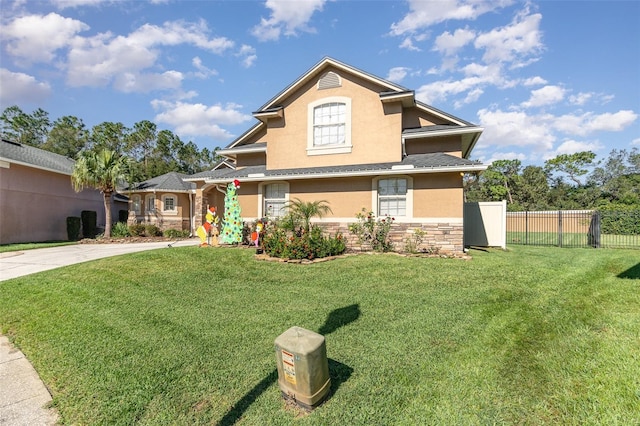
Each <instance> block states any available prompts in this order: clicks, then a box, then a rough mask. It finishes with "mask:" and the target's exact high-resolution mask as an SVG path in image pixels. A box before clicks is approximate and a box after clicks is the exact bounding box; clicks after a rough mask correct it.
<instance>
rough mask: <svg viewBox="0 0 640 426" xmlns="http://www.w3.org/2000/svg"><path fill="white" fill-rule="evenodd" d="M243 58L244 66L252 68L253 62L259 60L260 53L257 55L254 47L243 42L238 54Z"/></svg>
mask: <svg viewBox="0 0 640 426" xmlns="http://www.w3.org/2000/svg"><path fill="white" fill-rule="evenodd" d="M236 56H239V57H241V58H242V61H241V63H242V66H243V67H245V68H251V67H252V66H253V64H254V63H255V62H256V61H257V60H258V55H256V49H254V48H253V47H251V46H249V45H247V44H243V45H242V46H241V47H240V51H239V52H238V53H237V54H236Z"/></svg>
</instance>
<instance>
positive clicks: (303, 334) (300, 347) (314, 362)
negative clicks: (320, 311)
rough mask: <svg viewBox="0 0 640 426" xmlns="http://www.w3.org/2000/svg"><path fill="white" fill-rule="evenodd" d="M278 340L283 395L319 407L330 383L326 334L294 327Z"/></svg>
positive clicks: (278, 361)
mask: <svg viewBox="0 0 640 426" xmlns="http://www.w3.org/2000/svg"><path fill="white" fill-rule="evenodd" d="M275 343H276V361H277V363H278V386H280V390H281V391H282V396H283V397H284V398H287V399H290V400H293V401H295V403H296V404H298V405H300V406H302V407H304V408H306V409H309V410H311V409H313V408H315V407H317V406H318V405H319V404H320V403H321V402H322V401H324V399H325V398H326V397H327V396H328V395H329V388H330V387H331V379H330V378H329V362H328V360H327V348H326V346H325V341H324V336H323V335H321V334H318V333H314V332H313V331H309V330H305V329H304V328H301V327H291V328H290V329H288V330H287V331H285V332H284V333H282V334H281V335H280V336H278V338H276V342H275Z"/></svg>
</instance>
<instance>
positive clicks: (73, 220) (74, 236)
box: [67, 216, 82, 241]
mask: <svg viewBox="0 0 640 426" xmlns="http://www.w3.org/2000/svg"><path fill="white" fill-rule="evenodd" d="M81 221H82V219H81V218H79V217H77V216H69V217H67V239H68V240H69V241H78V239H79V238H80V227H81V223H82V222H81Z"/></svg>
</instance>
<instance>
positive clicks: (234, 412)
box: [217, 304, 360, 426]
mask: <svg viewBox="0 0 640 426" xmlns="http://www.w3.org/2000/svg"><path fill="white" fill-rule="evenodd" d="M358 318H360V305H358V304H353V305H349V306H345V307H343V308H338V309H334V310H333V311H331V312H330V313H329V315H327V319H326V320H325V322H324V324H323V325H322V326H321V327H320V328H319V329H318V333H319V334H322V335H323V336H326V335H327V334H330V333H333V332H334V331H336V330H337V329H339V328H340V327H344V326H345V325H348V324H350V323H352V322H354V321H356V320H357V319H358ZM328 363H329V378H330V379H331V390H330V393H329V396H328V397H327V399H329V398H331V397H332V396H333V395H334V394H335V393H336V392H337V391H338V388H340V385H342V383H344V382H346V381H347V380H349V377H351V375H352V374H353V368H351V367H349V366H348V365H346V364H343V363H341V362H339V361H336V360H333V359H331V358H329V359H328ZM277 380H278V370H277V369H275V368H274V369H273V371H271V372H270V373H269V374H267V375H266V376H265V378H264V379H262V380H261V381H260V382H259V383H258V384H256V385H255V386H254V387H253V389H251V390H250V391H249V392H247V393H246V394H245V395H244V396H243V397H242V398H241V399H240V400H239V401H238V402H236V403H235V404H234V405H233V407H231V409H230V410H229V411H228V412H227V414H225V415H224V417H223V418H222V419H221V420H220V421H219V422H218V423H217V424H218V426H230V425H234V424H235V423H236V422H237V421H238V420H240V418H241V417H242V415H243V414H244V412H245V411H247V409H248V408H249V407H250V406H251V404H253V403H254V402H255V400H256V399H258V397H259V396H260V395H262V394H263V393H264V391H266V390H267V389H268V388H269V387H270V386H272V385H273V384H275V383H276V382H277Z"/></svg>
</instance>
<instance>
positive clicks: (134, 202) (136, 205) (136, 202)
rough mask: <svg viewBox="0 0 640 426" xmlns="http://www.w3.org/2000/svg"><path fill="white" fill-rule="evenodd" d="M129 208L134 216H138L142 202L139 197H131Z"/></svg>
mask: <svg viewBox="0 0 640 426" xmlns="http://www.w3.org/2000/svg"><path fill="white" fill-rule="evenodd" d="M131 208H132V209H133V212H134V213H135V214H140V212H141V208H142V201H141V200H140V196H139V195H134V196H133V197H131Z"/></svg>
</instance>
